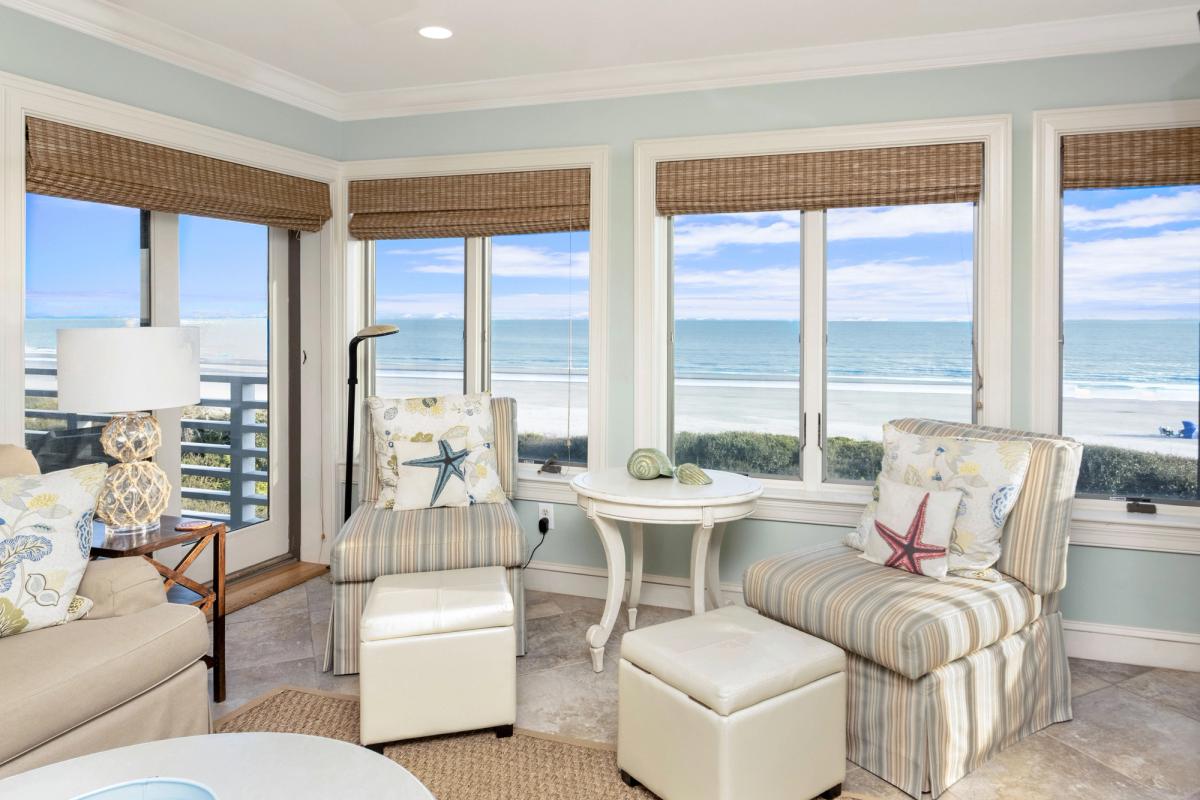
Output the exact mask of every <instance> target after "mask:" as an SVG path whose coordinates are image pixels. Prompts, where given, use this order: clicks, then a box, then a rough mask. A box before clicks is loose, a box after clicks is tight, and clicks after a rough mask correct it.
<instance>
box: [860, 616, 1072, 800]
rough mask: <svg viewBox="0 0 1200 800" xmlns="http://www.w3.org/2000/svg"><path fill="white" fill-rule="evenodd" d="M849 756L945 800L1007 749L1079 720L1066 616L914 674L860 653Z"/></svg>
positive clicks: (916, 791)
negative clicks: (1073, 705)
mask: <svg viewBox="0 0 1200 800" xmlns="http://www.w3.org/2000/svg"><path fill="white" fill-rule="evenodd" d="M847 697H848V708H847V720H846V721H847V742H846V743H847V757H848V758H849V759H850V760H851V761H853V762H854V763H856V764H858V765H859V766H861V767H863V768H865V769H866V770H868V771H870V772H873V773H874V774H876V775H878V776H879V777H881V778H883V779H884V780H886V781H888V782H889V783H892V784H893V785H895V786H897V787H899V788H900V789H902V790H903V791H905V792H907V793H908V794H909V795H911V796H912V797H916V798H919V797H921V791H922V789H925V790H927V791H930V792H932V794H933V796H934V797H937V796H938V795H940V794H941V793H942V792H944V791H945V790H946V789H947V788H948V787H949V786H950V785H951V784H953V783H954V782H955V781H957V780H959V779H960V778H962V777H964V776H965V775H967V774H968V773H970V772H971V771H972V770H973V769H975V768H976V767H978V766H979V765H981V764H983V763H984V762H985V761H987V760H988V759H989V758H992V757H993V756H995V755H996V754H997V753H999V752H1000V751H1001V750H1004V749H1005V748H1007V747H1009V746H1011V745H1013V744H1016V743H1017V742H1018V741H1020V740H1021V739H1023V738H1025V737H1026V736H1029V735H1030V734H1033V733H1035V732H1037V731H1039V730H1041V729H1042V728H1045V727H1046V726H1048V725H1052V724H1054V723H1055V722H1063V721H1065V720H1069V719H1071V679H1070V672H1069V670H1068V666H1067V654H1066V648H1065V646H1064V644H1063V634H1062V618H1061V615H1059V614H1051V615H1049V616H1046V617H1041V618H1039V619H1038V620H1036V621H1035V622H1034V623H1033V624H1032V625H1029V626H1027V627H1026V628H1024V629H1023V630H1021V631H1020V632H1018V633H1016V634H1014V635H1012V636H1009V637H1007V638H1005V639H1003V640H1001V641H999V642H996V643H995V644H993V645H991V646H990V647H987V648H984V649H982V650H978V651H976V652H974V653H972V654H971V655H969V656H966V657H964V658H960V659H958V660H957V661H953V662H951V663H949V664H945V665H943V666H941V667H939V668H938V669H936V670H934V671H933V672H931V673H929V674H928V675H924V676H922V677H921V678H918V679H916V680H913V679H911V678H907V677H905V676H903V675H898V674H896V673H895V672H893V671H891V670H889V669H887V668H885V667H882V666H880V665H879V664H876V663H874V662H872V661H871V660H870V659H867V658H862V657H860V656H855V655H851V656H850V657H849V659H848V660H847Z"/></svg>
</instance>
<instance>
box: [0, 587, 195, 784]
mask: <svg viewBox="0 0 1200 800" xmlns="http://www.w3.org/2000/svg"><path fill="white" fill-rule="evenodd" d="M207 651H208V626H207V625H206V624H205V622H204V615H203V614H202V613H200V610H199V609H196V608H193V607H192V606H186V605H176V604H172V603H163V604H162V605H158V606H155V607H153V608H149V609H146V610H145V611H141V612H139V613H137V614H129V615H126V616H122V617H110V618H108V619H98V620H88V619H83V620H79V621H77V622H69V623H67V624H66V625H59V626H56V627H52V628H43V629H41V630H37V631H32V632H30V633H23V634H21V635H20V636H12V637H9V638H6V639H4V640H3V641H0V675H3V676H4V724H3V725H0V763H3V762H5V761H7V760H9V759H10V758H13V757H14V756H17V755H20V754H21V753H24V752H25V751H27V750H30V749H32V748H34V747H37V746H38V745H40V744H42V743H44V742H47V741H49V740H50V739H53V738H54V737H56V736H59V735H61V734H63V733H66V732H67V731H69V730H71V729H73V728H75V727H77V726H79V725H82V724H83V723H85V722H87V721H88V720H90V719H92V718H94V717H97V716H99V715H101V714H103V713H105V712H106V711H109V710H110V709H113V708H116V707H117V706H119V705H121V704H122V703H125V702H126V701H128V700H130V699H132V698H134V697H137V696H138V695H140V694H141V693H142V692H145V691H147V690H148V689H151V688H153V687H154V686H157V685H158V684H160V683H162V682H163V681H165V680H167V679H168V678H170V677H171V676H172V675H175V674H176V673H178V672H181V671H182V670H184V669H186V668H187V667H188V666H189V665H191V664H193V663H195V662H196V661H197V660H199V659H200V658H201V657H202V656H203V655H204V654H205V653H206V652H207Z"/></svg>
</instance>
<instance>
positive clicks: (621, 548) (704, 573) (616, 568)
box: [571, 467, 763, 672]
mask: <svg viewBox="0 0 1200 800" xmlns="http://www.w3.org/2000/svg"><path fill="white" fill-rule="evenodd" d="M705 472H707V473H708V475H709V477H711V478H712V483H710V484H706V485H704V486H688V485H686V484H682V483H680V482H679V481H677V480H674V479H672V478H657V479H654V480H648V481H640V480H638V479H636V478H634V477H633V476H631V475H630V474H629V473H628V472H626V471H625V468H624V467H613V468H611V469H605V470H598V471H596V472H585V473H584V474H582V475H580V476H578V477H576V478H575V480H573V481H571V488H572V489H574V490H575V494H576V496H577V497H576V500H577V502H578V503H579V507H580V508H582V509H583V511H584V513H585V514H586V515H587V518H588V519H590V520H591V521H592V524H593V525H594V526H595V528H596V533H597V534H598V535H599V537H600V542H601V544H602V545H603V546H604V558H605V560H606V561H607V562H608V592H607V594H606V596H605V599H604V615H603V616H602V617H601V619H600V622H599V624H596V625H593V626H592V627H591V628H589V629H588V632H587V644H588V647H589V648H590V650H591V654H592V669H594V670H595V671H596V672H600V671H602V670H603V669H604V645H605V643H607V642H608V638H609V636H611V635H612V630H613V626H614V625H615V624H616V621H617V613H618V611H619V610H620V608H621V596H622V595H623V594H624V589H625V543H624V542H623V541H622V539H621V529H620V527H619V523H621V522H626V523H628V524H629V546H630V550H631V553H630V566H631V568H632V571H631V576H630V583H629V628H630V630H633V629H635V628H636V627H637V607H638V602H639V601H640V599H641V592H642V525H644V524H647V523H651V524H658V525H691V526H692V558H691V576H692V589H691V591H692V613H693V614H702V613H704V611H705V610H706V599H707V602H708V603H709V604H711V605H712V606H713V607H714V608H715V607H716V606H718V605H720V596H721V581H720V561H721V541H722V539H723V538H724V535H725V523H727V522H731V521H733V520H737V519H742V518H743V517H748V516H750V515H751V514H753V513H754V507H755V505H756V504H757V502H758V497H759V495H761V494H762V492H763V486H762V483H760V482H759V481H756V480H754V479H753V478H747V477H746V476H745V475H738V474H736V473H733V472H722V471H720V470H713V469H709V470H705ZM706 584H707V591H706ZM706 595H707V598H706Z"/></svg>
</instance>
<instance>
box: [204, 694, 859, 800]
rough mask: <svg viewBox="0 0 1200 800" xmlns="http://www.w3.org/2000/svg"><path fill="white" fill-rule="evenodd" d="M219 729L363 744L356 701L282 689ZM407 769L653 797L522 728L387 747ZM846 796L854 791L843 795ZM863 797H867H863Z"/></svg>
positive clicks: (499, 797) (519, 794)
mask: <svg viewBox="0 0 1200 800" xmlns="http://www.w3.org/2000/svg"><path fill="white" fill-rule="evenodd" d="M213 728H214V730H215V731H216V732H218V733H248V732H271V733H305V734H309V735H311V736H325V737H328V738H330V739H341V740H342V741H345V742H357V741H358V698H356V697H351V696H349V695H338V694H330V693H328V692H316V691H312V690H309V689H295V688H290V687H284V688H280V689H276V690H275V691H273V692H270V693H268V694H266V695H263V696H262V697H260V698H258V699H257V700H252V701H250V702H249V703H247V704H246V705H244V706H242V707H241V708H239V709H237V710H236V711H233V712H231V713H230V714H228V715H226V716H225V717H222V718H221V719H219V720H217V722H216V723H215V724H214V726H213ZM384 754H385V755H386V756H388V757H389V758H391V759H392V760H393V761H395V762H396V763H398V764H400V765H401V766H403V767H404V768H405V769H407V770H408V771H409V772H411V773H412V774H413V775H415V776H416V777H417V779H418V780H420V781H421V783H423V784H425V786H426V787H427V788H428V789H429V791H431V792H433V795H434V796H435V797H436V798H437V799H438V800H530V799H532V798H536V800H647V799H650V798H653V797H654V795H652V794H650V793H649V792H647V791H646V790H645V789H641V788H637V789H631V788H629V787H627V786H626V785H625V784H623V783H622V782H621V777H620V775H619V774H618V772H617V756H616V751H615V750H614V749H613V748H612V747H609V746H608V745H604V744H597V743H592V742H581V741H577V740H573V739H565V738H561V737H555V736H550V735H547V734H539V733H534V732H530V731H524V730H521V729H517V731H516V733H515V734H514V735H513V736H512V737H511V738H508V739H497V738H496V736H495V734H493V733H491V732H490V731H488V732H481V733H465V734H452V735H449V736H434V737H430V738H428V739H416V740H413V741H410V742H404V743H401V744H393V745H389V746H388V748H387V749H386V751H385V752H384ZM842 797H843V798H846V800H854V798H855V797H856V795H852V794H849V793H847V794H843V795H842ZM864 800H865V799H864Z"/></svg>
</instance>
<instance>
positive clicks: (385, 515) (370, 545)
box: [329, 503, 525, 583]
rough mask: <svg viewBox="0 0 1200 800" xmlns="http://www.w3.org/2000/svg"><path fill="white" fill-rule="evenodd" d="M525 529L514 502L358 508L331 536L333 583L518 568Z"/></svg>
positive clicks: (522, 557) (369, 506)
mask: <svg viewBox="0 0 1200 800" xmlns="http://www.w3.org/2000/svg"><path fill="white" fill-rule="evenodd" d="M524 560H525V533H524V531H523V530H522V529H521V521H520V520H519V519H518V518H517V512H516V511H515V510H514V509H513V507H512V504H511V503H478V504H476V505H471V506H460V507H449V508H422V509H419V510H416V511H392V510H391V509H386V508H375V506H373V505H370V504H364V505H361V506H359V507H358V508H357V509H356V510H355V512H354V513H353V514H352V515H351V516H350V519H349V520H347V521H346V524H345V525H343V526H342V529H341V531H339V532H338V535H337V537H336V538H335V539H334V540H333V549H332V552H331V554H330V558H329V572H330V576H331V577H332V578H333V581H334V583H341V582H344V581H372V580H375V579H376V578H378V577H379V576H380V575H399V574H401V573H405V572H432V571H434V570H443V569H469V568H471V567H515V566H518V565H520V564H521V563H522V562H523V561H524Z"/></svg>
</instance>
